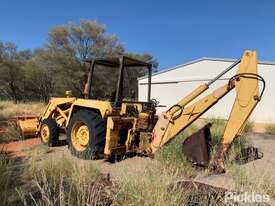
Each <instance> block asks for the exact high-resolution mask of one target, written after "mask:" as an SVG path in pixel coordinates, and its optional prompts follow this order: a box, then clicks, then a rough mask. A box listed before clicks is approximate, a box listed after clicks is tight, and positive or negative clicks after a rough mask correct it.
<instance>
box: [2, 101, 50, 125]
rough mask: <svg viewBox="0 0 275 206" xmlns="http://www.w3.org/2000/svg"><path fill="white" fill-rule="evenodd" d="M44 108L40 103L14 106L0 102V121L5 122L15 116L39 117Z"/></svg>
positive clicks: (9, 102)
mask: <svg viewBox="0 0 275 206" xmlns="http://www.w3.org/2000/svg"><path fill="white" fill-rule="evenodd" d="M45 106H46V105H45V103H41V102H28V103H18V104H15V103H13V102H11V101H0V121H7V120H8V119H10V118H12V117H14V116H16V115H39V114H41V113H42V112H43V110H44V108H45Z"/></svg>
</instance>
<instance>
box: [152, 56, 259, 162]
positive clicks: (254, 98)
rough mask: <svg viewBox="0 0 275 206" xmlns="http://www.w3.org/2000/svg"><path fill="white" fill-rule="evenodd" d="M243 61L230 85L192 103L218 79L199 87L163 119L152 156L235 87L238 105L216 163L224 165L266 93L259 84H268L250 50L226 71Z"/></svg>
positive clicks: (158, 129)
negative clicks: (224, 159) (232, 147)
mask: <svg viewBox="0 0 275 206" xmlns="http://www.w3.org/2000/svg"><path fill="white" fill-rule="evenodd" d="M239 62H240V66H239V69H238V71H237V74H236V75H235V76H233V77H232V78H231V79H230V80H229V82H228V83H227V84H226V85H224V86H222V87H220V88H218V89H216V90H215V91H213V92H212V93H210V94H209V95H207V96H206V97H204V98H202V99H200V100H197V101H196V102H195V103H192V100H194V99H195V98H196V97H198V96H199V95H200V94H202V93H203V92H204V91H206V90H207V89H208V87H209V85H210V84H212V83H213V82H214V81H216V80H217V79H218V78H215V79H214V81H211V82H210V83H208V84H204V85H202V86H200V87H198V88H197V89H196V90H195V91H194V92H192V93H191V94H189V95H188V96H187V97H185V98H183V99H182V100H181V101H180V102H178V103H177V104H176V105H174V106H172V107H171V108H170V109H169V110H168V111H166V112H165V113H163V114H162V115H161V116H160V118H159V120H158V122H157V123H156V125H155V128H154V130H153V140H152V142H151V152H152V153H155V152H156V151H158V149H159V148H161V147H162V146H163V145H164V144H166V143H167V142H169V141H170V140H172V139H173V138H175V137H176V136H177V134H179V133H180V132H181V131H182V130H184V129H185V128H187V127H188V126H190V124H191V123H192V122H194V121H195V120H196V119H198V118H199V117H200V116H201V115H203V114H204V113H205V112H206V111H208V110H209V109H210V108H211V107H212V106H214V105H215V104H216V103H217V102H218V101H219V100H220V99H222V98H223V97H224V96H225V95H226V94H228V93H229V92H230V91H231V90H233V89H234V88H235V89H236V98H235V102H234V104H233V107H232V110H231V114H230V117H229V119H228V122H227V125H226V128H225V132H224V135H223V137H222V139H221V143H220V145H219V152H218V154H217V155H216V158H215V159H216V160H214V161H213V162H215V163H217V162H219V163H220V165H221V164H222V160H221V159H222V158H223V156H224V154H225V153H226V151H227V150H228V148H229V146H230V144H231V143H232V141H233V140H234V138H235V137H236V136H238V135H240V134H241V132H242V129H243V128H244V125H245V123H246V121H247V119H248V118H249V116H250V114H251V113H252V111H253V109H254V108H255V106H256V105H257V103H258V102H259V100H260V98H261V95H262V94H263V91H262V92H261V94H259V84H258V82H259V81H263V82H264V80H263V78H262V77H260V76H259V75H258V71H257V60H256V52H252V51H246V52H245V53H244V55H243V57H242V59H241V61H238V62H236V63H235V64H233V65H232V66H231V67H230V68H229V69H227V70H226V72H227V71H229V70H230V69H232V68H233V67H234V66H236V65H237V64H238V63H239ZM226 72H222V73H221V75H219V76H218V77H221V76H222V75H224V74H225V73H226ZM263 89H264V87H263ZM190 97H191V98H190ZM189 103H191V104H189ZM185 105H187V107H185V108H184V106H185ZM215 163H213V164H215Z"/></svg>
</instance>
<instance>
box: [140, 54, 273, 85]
mask: <svg viewBox="0 0 275 206" xmlns="http://www.w3.org/2000/svg"><path fill="white" fill-rule="evenodd" d="M205 60H207V61H222V62H235V61H237V59H227V58H216V57H202V58H199V59H195V60H193V61H189V62H186V63H184V64H179V65H177V66H175V67H171V68H168V69H164V70H161V71H158V72H155V73H153V74H152V76H155V75H158V74H162V73H165V72H169V71H171V70H175V69H180V68H182V67H184V66H187V65H190V64H195V63H197V62H200V61H205ZM258 64H263V65H275V62H274V61H258ZM145 78H147V75H145V76H142V77H140V78H138V80H142V79H145Z"/></svg>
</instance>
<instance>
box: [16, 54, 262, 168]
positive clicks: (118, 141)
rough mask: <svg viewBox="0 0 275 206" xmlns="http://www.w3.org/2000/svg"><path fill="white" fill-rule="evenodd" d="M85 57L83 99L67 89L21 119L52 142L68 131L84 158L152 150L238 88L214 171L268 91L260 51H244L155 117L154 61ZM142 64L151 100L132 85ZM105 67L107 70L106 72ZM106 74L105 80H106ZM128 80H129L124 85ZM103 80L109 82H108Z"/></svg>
mask: <svg viewBox="0 0 275 206" xmlns="http://www.w3.org/2000/svg"><path fill="white" fill-rule="evenodd" d="M87 62H88V63H89V64H90V68H89V75H88V80H87V83H86V86H85V92H84V93H85V98H75V97H71V94H70V93H69V92H68V93H67V97H64V98H52V99H51V100H50V102H49V104H48V106H47V108H46V110H45V112H44V114H43V115H42V116H41V117H40V118H39V120H38V121H37V120H35V121H34V122H33V123H30V120H29V119H28V122H26V124H24V122H21V125H20V126H21V130H22V132H23V133H24V130H25V129H26V130H27V131H28V132H29V133H30V130H31V129H33V132H36V133H37V134H38V135H40V137H41V140H42V142H43V143H45V144H47V145H48V146H54V145H58V143H59V134H60V133H61V132H64V133H66V135H67V139H66V140H67V143H68V147H69V149H70V151H71V153H72V154H73V155H75V156H77V157H79V158H85V159H98V158H104V157H105V158H108V157H111V156H114V155H124V154H127V153H133V152H134V153H141V154H145V155H153V154H154V153H156V152H157V151H158V150H159V149H160V148H161V147H162V146H163V145H165V144H166V143H167V142H169V141H170V140H172V139H173V138H175V137H176V136H177V135H178V134H179V133H180V132H181V131H183V130H184V129H185V128H187V127H188V126H190V125H191V123H192V122H194V121H195V120H196V119H198V118H199V117H200V116H201V115H202V114H204V113H205V112H206V111H207V110H208V109H209V108H211V107H212V106H214V105H215V104H216V103H217V102H218V101H219V100H220V99H222V98H223V97H224V96H225V95H226V94H228V93H229V92H230V91H231V90H233V89H236V99H235V102H234V105H233V107H232V111H231V114H230V117H229V119H228V122H227V125H226V128H225V131H224V135H223V137H221V142H220V145H219V150H218V153H217V154H216V156H215V158H214V159H213V160H212V161H211V167H212V168H213V169H214V171H217V172H223V171H224V164H223V157H224V155H225V154H226V152H227V150H228V148H229V146H230V144H231V143H232V141H233V140H234V138H235V137H237V136H239V135H240V134H241V133H242V130H243V128H244V125H245V123H246V121H247V119H248V117H249V116H250V114H251V113H252V111H253V109H254V108H255V106H256V105H257V103H258V102H259V101H260V99H261V96H262V94H263V91H264V86H263V87H262V91H261V92H259V82H262V83H263V85H264V79H263V78H262V77H261V76H259V75H258V71H257V60H256V52H255V51H245V53H244V55H243V57H242V58H241V59H240V60H239V61H237V62H235V63H234V64H233V65H231V66H230V67H229V68H227V69H226V70H224V71H223V72H222V73H221V74H219V75H218V76H217V77H215V78H214V79H213V80H211V81H210V82H209V83H206V84H203V85H200V86H199V87H198V88H196V89H195V90H194V91H192V92H191V93H190V94H188V95H187V96H185V97H184V98H182V100H180V101H179V102H178V103H176V104H175V105H174V106H172V107H171V108H170V109H168V110H167V111H166V112H164V113H162V114H161V115H160V116H159V117H157V115H156V107H158V104H157V102H156V101H154V100H151V74H152V65H151V64H148V63H146V62H141V61H138V60H135V59H132V58H129V57H126V56H120V57H112V58H104V59H93V60H88V61H87ZM238 64H239V68H238V70H237V74H236V75H235V76H233V77H232V78H231V79H230V80H229V81H228V82H227V83H226V84H225V85H224V86H222V87H220V88H218V89H216V90H215V91H213V92H212V93H210V94H209V95H207V96H205V97H203V98H201V99H198V97H199V96H200V95H202V94H203V93H204V92H205V91H206V90H208V88H209V87H210V85H212V84H213V83H214V82H215V81H216V80H218V79H219V78H220V77H222V76H223V75H224V74H225V73H227V72H228V71H229V70H231V69H232V68H234V67H235V66H237V65H238ZM140 68H146V69H147V70H148V72H147V74H148V97H147V99H148V101H147V102H140V101H136V100H133V99H134V97H135V95H134V92H135V91H133V90H135V88H136V87H137V84H136V82H135V81H134V80H133V79H131V77H130V75H129V74H130V72H131V70H132V69H140ZM105 69H107V71H106V72H105V73H104V72H103V70H105ZM96 72H98V73H99V74H100V75H101V79H99V78H97V76H96ZM103 76H104V77H105V79H106V82H102V77H103ZM110 77H112V78H110ZM114 77H115V78H114ZM111 79H112V80H111ZM113 79H116V80H113ZM125 79H128V80H129V81H130V84H129V83H128V84H126V83H125ZM97 81H98V82H97ZM96 82H97V84H96ZM105 83H107V84H108V85H107V86H106V87H104V84H105ZM94 84H95V85H96V86H93V85H94ZM111 85H113V86H111ZM110 88H111V89H110ZM131 89H132V90H131ZM37 122H38V124H37Z"/></svg>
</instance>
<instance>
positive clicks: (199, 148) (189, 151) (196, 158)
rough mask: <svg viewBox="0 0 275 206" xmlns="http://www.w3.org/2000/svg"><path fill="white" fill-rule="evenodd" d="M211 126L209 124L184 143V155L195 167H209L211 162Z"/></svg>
mask: <svg viewBox="0 0 275 206" xmlns="http://www.w3.org/2000/svg"><path fill="white" fill-rule="evenodd" d="M210 127H211V124H210V123H209V124H207V125H205V126H204V127H202V128H201V129H199V130H198V131H197V132H195V133H194V134H192V135H191V136H189V137H188V138H187V139H185V140H184V141H183V143H182V148H183V153H184V154H185V155H186V156H187V158H188V160H190V161H191V162H192V163H193V164H194V165H197V166H202V167H207V166H208V163H209V160H210V141H211V132H210Z"/></svg>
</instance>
